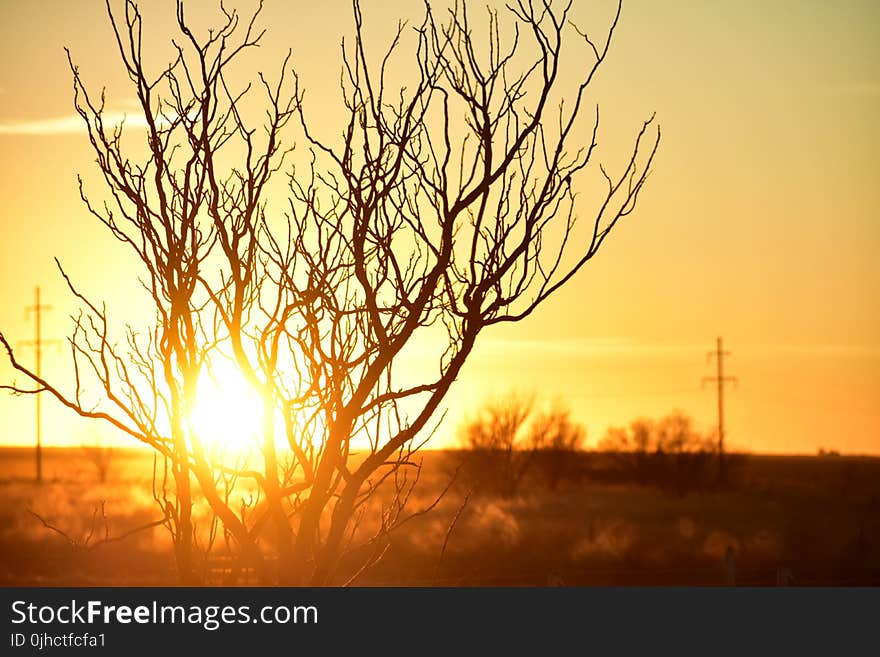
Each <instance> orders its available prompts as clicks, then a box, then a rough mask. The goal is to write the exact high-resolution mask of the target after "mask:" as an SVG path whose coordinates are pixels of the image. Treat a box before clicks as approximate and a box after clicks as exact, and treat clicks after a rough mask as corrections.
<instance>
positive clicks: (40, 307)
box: [24, 285, 58, 484]
mask: <svg viewBox="0 0 880 657" xmlns="http://www.w3.org/2000/svg"><path fill="white" fill-rule="evenodd" d="M51 309H52V306H50V305H47V304H43V303H40V286H39V285H38V286H37V287H36V288H34V305H33V306H28V307H27V308H26V309H25V316H26V317H27V316H30V313H31V312H34V314H35V319H36V326H35V327H34V339H33V340H27V341H25V342H24V344H25V345H28V346H32V347H33V348H34V350H35V351H36V352H37V376H38V377H40V378H42V377H43V345H44V344H57V343H58V340H49V341H44V340H43V333H42V330H43V327H42V317H43V311H44V310H51ZM36 398H37V453H36V458H37V483H38V484H41V483H43V442H42V436H41V426H40V425H41V412H40V400H41V399H42V395H40V394H39V393H37V395H36Z"/></svg>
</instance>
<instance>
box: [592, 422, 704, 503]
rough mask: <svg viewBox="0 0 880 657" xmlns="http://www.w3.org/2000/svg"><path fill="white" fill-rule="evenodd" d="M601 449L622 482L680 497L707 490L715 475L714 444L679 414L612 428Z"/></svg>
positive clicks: (603, 440)
mask: <svg viewBox="0 0 880 657" xmlns="http://www.w3.org/2000/svg"><path fill="white" fill-rule="evenodd" d="M599 449H600V450H602V451H605V452H608V453H609V454H611V455H612V456H613V459H612V463H613V466H612V469H613V470H614V471H616V473H617V474H618V475H619V476H620V478H622V479H624V480H626V481H631V482H635V483H638V484H641V485H653V486H658V487H660V488H663V489H665V490H670V491H674V492H676V493H679V494H683V493H686V492H688V491H690V490H694V489H698V488H703V487H705V486H708V485H709V484H710V483H712V481H713V478H714V475H715V468H716V451H715V445H714V442H713V441H712V439H711V438H710V437H708V436H705V435H703V434H700V433H699V432H697V431H696V430H695V429H694V427H693V421H692V420H691V419H690V418H689V417H687V416H686V415H684V414H683V413H681V412H678V411H676V412H673V413H671V414H669V415H668V416H666V417H665V418H663V419H661V420H659V421H655V420H650V419H644V418H642V419H638V420H634V421H633V422H631V423H630V425H629V426H628V427H614V428H611V429H609V430H608V432H607V434H606V435H605V437H604V438H603V439H602V441H601V442H600V443H599Z"/></svg>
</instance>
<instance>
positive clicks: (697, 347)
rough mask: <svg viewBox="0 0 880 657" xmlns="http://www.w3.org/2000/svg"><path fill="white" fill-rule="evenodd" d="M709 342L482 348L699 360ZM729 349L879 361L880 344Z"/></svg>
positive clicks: (500, 342)
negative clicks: (877, 359)
mask: <svg viewBox="0 0 880 657" xmlns="http://www.w3.org/2000/svg"><path fill="white" fill-rule="evenodd" d="M712 342H713V341H712V340H707V341H706V342H705V343H683V342H682V343H673V342H670V343H651V342H641V341H637V340H632V339H628V338H573V339H560V340H549V339H536V340H505V339H498V338H491V339H486V340H485V341H484V342H483V343H482V345H483V346H482V348H483V349H485V350H486V351H489V352H492V353H493V354H495V353H498V352H502V353H540V354H542V355H551V354H557V355H560V354H561V355H566V356H573V357H578V356H597V357H629V356H636V357H676V358H680V357H682V356H689V355H697V356H699V357H700V358H702V357H703V355H704V354H706V353H708V352H709V351H711V350H712V346H713V344H712ZM732 348H733V349H734V350H735V351H736V352H737V353H738V354H740V355H751V356H756V357H760V358H766V357H775V356H794V357H822V358H880V344H774V343H761V344H756V343H745V344H735V345H733V346H732Z"/></svg>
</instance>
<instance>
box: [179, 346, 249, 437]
mask: <svg viewBox="0 0 880 657" xmlns="http://www.w3.org/2000/svg"><path fill="white" fill-rule="evenodd" d="M262 414H263V404H262V400H261V399H260V396H259V394H257V392H256V391H255V390H254V389H253V388H252V387H251V386H250V385H248V383H247V381H246V380H245V378H244V375H243V374H242V373H241V371H240V370H239V369H238V367H236V365H235V364H234V363H233V362H232V361H231V360H229V359H227V358H218V359H216V360H214V361H212V362H211V363H210V365H209V366H205V367H204V368H203V369H202V372H201V374H200V375H199V382H198V390H197V392H196V401H195V407H194V408H193V410H192V412H191V413H190V422H191V425H192V428H193V430H194V431H195V433H196V434H197V435H198V437H199V438H200V439H201V440H202V442H203V443H204V444H205V446H206V447H207V448H209V449H212V450H220V451H223V452H230V451H232V452H241V451H248V450H250V449H253V448H254V447H256V446H257V444H258V437H259V434H260V427H261V423H262Z"/></svg>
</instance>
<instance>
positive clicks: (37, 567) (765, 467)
mask: <svg viewBox="0 0 880 657" xmlns="http://www.w3.org/2000/svg"><path fill="white" fill-rule="evenodd" d="M45 454H46V456H45V465H44V470H45V475H46V482H45V483H44V484H43V485H42V486H37V485H36V484H34V483H33V481H32V480H31V477H32V473H33V453H32V451H31V450H25V449H17V448H7V449H2V450H0V499H2V506H0V583H2V584H4V585H25V586H31V585H48V586H78V585H89V586H91V585H129V586H138V585H141V586H143V585H165V584H174V583H175V579H174V564H173V559H172V557H171V554H170V544H169V540H168V537H167V536H166V535H165V530H164V529H163V528H161V527H156V528H152V529H147V530H145V531H138V532H136V533H133V534H131V535H130V536H127V537H126V538H124V539H122V540H110V541H109V542H103V543H100V544H98V543H99V541H101V540H102V539H106V538H110V539H115V538H116V537H119V536H123V535H125V534H126V533H127V532H129V531H131V530H133V529H137V528H139V527H142V526H144V525H146V524H148V523H150V522H151V521H154V520H156V519H158V518H159V517H161V513H160V512H159V510H158V507H157V506H156V503H155V501H154V499H153V495H152V492H151V491H152V487H151V482H152V479H153V470H152V468H153V461H152V457H151V456H150V455H149V454H148V453H146V452H140V451H136V450H116V451H114V453H113V455H112V458H111V460H110V463H109V467H108V469H107V479H106V481H105V482H103V483H102V482H100V480H99V471H98V468H97V467H96V466H95V464H94V462H93V461H92V460H91V459H90V458H89V457H88V455H87V454H86V453H85V452H84V451H83V450H80V449H49V450H46V451H45ZM461 457H462V454H461V453H458V452H425V453H424V468H423V473H422V476H421V479H420V481H419V485H418V488H417V489H416V493H415V494H414V495H413V497H412V499H411V500H410V508H411V510H413V511H418V510H419V509H420V508H423V507H425V506H427V505H429V504H430V503H431V502H432V501H433V500H434V499H435V498H436V497H437V495H438V493H439V492H440V491H441V490H443V488H444V487H445V486H446V485H447V484H448V482H449V480H450V477H451V476H452V473H453V472H454V471H455V469H456V464H457V462H459V461H460V459H461ZM608 458H609V457H608V456H607V455H603V454H589V453H587V454H581V455H577V456H576V457H574V458H573V459H572V460H571V463H569V465H568V467H567V471H566V476H565V478H564V479H563V480H561V481H558V482H556V484H555V486H548V485H542V484H541V482H540V481H539V480H537V479H535V478H532V479H530V478H529V477H526V478H525V479H524V480H523V482H522V484H521V485H520V486H519V487H518V490H517V491H516V492H515V493H513V494H509V495H507V496H500V495H496V494H493V493H491V492H489V491H486V490H481V489H480V487H479V486H475V484H474V481H473V480H472V479H469V478H468V477H462V476H460V477H459V478H458V480H457V481H456V482H455V484H454V485H453V486H452V487H451V488H450V490H449V492H448V493H447V495H446V496H445V497H444V498H443V499H442V500H441V502H440V503H439V504H438V505H437V506H436V508H435V509H434V510H433V511H432V512H431V513H429V514H426V515H424V516H419V517H416V518H413V519H412V520H411V521H410V522H408V523H406V524H405V525H404V526H403V527H402V528H401V529H400V530H399V531H398V532H396V533H395V534H394V535H393V536H392V538H391V546H390V549H389V550H388V552H387V554H386V556H385V558H384V559H383V560H382V561H381V562H380V563H379V564H378V565H376V566H375V567H374V568H372V569H370V570H369V571H367V572H365V573H364V574H363V575H362V576H361V577H360V578H359V579H358V580H357V581H356V583H357V584H362V585H397V586H408V585H438V586H448V585H465V586H481V585H501V586H507V585H536V586H546V585H723V584H725V583H732V582H735V583H736V584H737V585H776V584H778V583H783V584H795V585H878V584H880V459H877V458H862V457H843V456H823V457H771V456H743V455H741V456H738V457H737V462H736V469H735V477H734V478H733V480H732V481H731V484H730V486H729V487H727V488H725V489H721V490H718V489H711V488H710V489H701V490H695V491H691V492H687V493H681V492H677V493H672V492H668V491H664V490H662V489H660V488H657V487H653V486H638V485H635V484H633V483H627V482H623V481H620V480H618V479H615V477H613V476H610V475H609V472H610V470H609V468H608V467H607V466H608ZM469 491H470V492H471V494H470V497H469V499H468V502H467V504H466V505H465V506H464V507H463V508H462V501H463V500H464V498H465V496H466V495H467V494H468V492H469ZM102 504H103V513H102V512H101V506H102ZM379 504H380V500H378V499H377V500H376V501H375V508H374V510H375V509H377V508H378V506H379ZM459 510H461V513H460V516H459V517H458V520H457V521H456V522H455V523H454V525H452V528H451V531H450V525H451V520H452V518H453V517H454V516H455V515H456V513H457V512H458V511H459ZM30 511H33V512H34V513H31V512H30ZM34 514H37V515H38V516H39V517H40V518H42V519H43V520H44V521H46V523H48V524H50V525H52V526H54V527H57V528H58V529H60V530H61V531H62V532H63V533H64V534H65V535H66V537H65V536H62V535H61V534H59V533H58V532H55V531H53V530H51V529H49V528H47V527H46V526H45V525H44V524H43V522H41V520H40V518H38V517H37V515H34ZM369 516H370V514H369V513H368V514H367V515H366V516H365V520H364V523H363V525H362V527H361V531H362V532H363V533H364V536H366V535H367V533H368V532H370V531H371V530H373V529H374V527H371V526H370V522H369V520H368V518H369ZM196 517H197V518H199V519H200V520H199V521H200V522H201V523H202V527H203V528H204V527H206V526H207V525H208V524H209V519H208V518H207V516H206V515H201V516H200V515H199V514H198V513H197V514H196ZM104 518H106V522H105V520H104ZM447 538H448V543H447V547H446V549H445V551H444V550H443V544H444V541H445V540H446V539H447ZM441 553H442V557H441ZM362 557H363V553H358V552H354V553H353V554H352V555H351V556H350V559H349V562H348V563H347V564H344V566H343V569H342V574H341V576H340V577H341V580H340V582H341V581H344V580H345V579H347V576H348V575H349V574H350V573H351V572H353V569H354V567H355V564H356V563H357V562H358V561H359V560H360V559H361V558H362ZM212 567H213V566H212ZM346 569H348V570H347V571H346ZM209 581H210V578H209ZM215 583H219V581H217V582H215Z"/></svg>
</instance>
